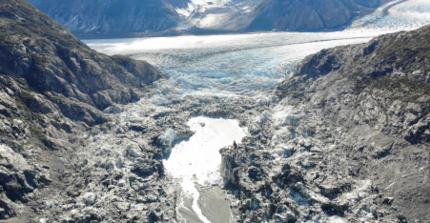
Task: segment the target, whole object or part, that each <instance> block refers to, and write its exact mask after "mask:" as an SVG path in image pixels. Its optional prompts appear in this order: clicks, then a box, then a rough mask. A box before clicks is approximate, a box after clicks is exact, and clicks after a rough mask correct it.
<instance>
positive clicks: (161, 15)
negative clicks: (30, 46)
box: [28, 0, 180, 35]
mask: <svg viewBox="0 0 430 223" xmlns="http://www.w3.org/2000/svg"><path fill="white" fill-rule="evenodd" d="M28 2H30V3H32V4H33V5H34V6H36V7H37V8H39V9H40V10H42V11H43V12H45V13H46V14H48V15H49V16H50V17H51V18H53V19H54V20H56V21H57V22H59V23H60V24H62V25H63V26H64V27H66V28H67V29H69V30H70V31H72V32H73V33H77V34H83V33H90V34H102V35H103V34H107V33H109V34H121V33H124V32H127V33H131V32H157V31H162V30H166V29H169V28H171V27H173V26H176V25H177V22H178V20H179V15H178V13H177V12H176V11H175V10H174V8H173V6H172V5H171V4H169V3H168V2H167V1H164V0H153V1H120V0H116V1H104V0H90V1H88V0H86V1H83V0H74V1H55V0H29V1H28ZM175 3H176V2H175ZM177 4H180V2H179V1H178V2H177Z"/></svg>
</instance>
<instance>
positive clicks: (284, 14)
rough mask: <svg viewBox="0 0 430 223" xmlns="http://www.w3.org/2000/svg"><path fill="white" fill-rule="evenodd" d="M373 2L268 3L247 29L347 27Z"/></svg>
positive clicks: (273, 0) (290, 0)
mask: <svg viewBox="0 0 430 223" xmlns="http://www.w3.org/2000/svg"><path fill="white" fill-rule="evenodd" d="M377 5H378V1H376V0H355V1H353V0H316V1H315V0H305V1H299V0H270V1H264V2H263V3H262V4H261V5H260V6H259V7H258V8H257V9H256V10H255V12H254V13H255V16H256V17H255V19H254V20H253V21H252V23H251V24H250V25H249V27H248V30H252V31H254V30H272V29H277V30H290V31H312V30H321V29H326V28H336V27H339V26H342V25H346V24H347V23H348V22H350V21H351V19H352V18H353V17H354V16H356V15H358V14H359V11H360V10H365V9H364V8H363V7H360V6H365V7H376V6H377Z"/></svg>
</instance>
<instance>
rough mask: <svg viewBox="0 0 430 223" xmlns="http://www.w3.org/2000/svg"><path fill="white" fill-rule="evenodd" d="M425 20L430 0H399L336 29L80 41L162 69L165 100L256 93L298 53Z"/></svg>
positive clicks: (288, 69) (295, 61)
mask: <svg viewBox="0 0 430 223" xmlns="http://www.w3.org/2000/svg"><path fill="white" fill-rule="evenodd" d="M218 3H219V4H221V3H222V1H219V2H218ZM218 3H217V4H218ZM224 3H225V1H224ZM214 4H215V3H214ZM426 24H430V2H428V1H425V0H408V1H402V0H399V1H395V2H392V3H390V4H387V5H385V6H382V7H381V8H379V9H378V10H376V11H375V13H373V14H372V15H369V16H366V17H363V18H360V19H358V20H356V21H354V22H353V24H352V25H351V27H349V28H347V29H345V30H343V31H337V32H316V33H303V32H269V33H257V34H231V35H208V36H178V37H155V38H134V39H106V40H87V41H84V42H86V43H87V44H88V45H89V46H90V47H92V48H94V49H96V50H98V51H101V52H104V53H107V54H110V55H112V54H123V55H127V56H131V57H133V58H136V59H142V60H146V61H148V62H150V63H152V64H154V65H156V66H158V67H160V68H161V69H163V70H164V71H165V72H166V73H167V75H168V77H169V78H168V79H167V80H165V81H162V82H158V83H157V84H158V85H159V88H160V95H159V96H160V98H162V100H159V101H158V102H159V103H169V101H171V100H180V99H181V97H184V96H188V95H207V94H210V95H229V96H232V95H237V94H239V95H242V94H246V95H251V96H255V95H259V94H261V93H265V92H268V91H271V89H272V88H273V87H274V86H276V84H277V83H278V82H279V81H280V80H281V79H282V78H284V77H285V76H286V75H288V74H289V73H290V72H291V71H293V70H294V68H295V67H296V66H297V64H298V63H299V62H300V60H301V59H302V58H304V57H305V56H307V55H310V54H313V53H316V52H318V51H319V50H321V49H324V48H330V47H334V46H339V45H346V44H355V43H364V42H367V41H368V40H369V39H370V38H373V37H375V36H377V35H380V34H383V33H389V32H395V31H400V30H412V29H416V28H418V27H421V26H423V25H426Z"/></svg>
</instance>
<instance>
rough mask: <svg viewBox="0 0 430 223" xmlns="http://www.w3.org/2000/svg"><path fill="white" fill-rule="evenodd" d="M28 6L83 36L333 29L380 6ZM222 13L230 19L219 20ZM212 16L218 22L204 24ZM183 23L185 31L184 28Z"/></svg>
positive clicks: (242, 1)
mask: <svg viewBox="0 0 430 223" xmlns="http://www.w3.org/2000/svg"><path fill="white" fill-rule="evenodd" d="M28 2H30V3H32V4H33V5H35V6H36V7H38V8H39V9H40V10H42V11H43V12H45V13H46V14H48V15H49V16H51V17H52V18H53V19H55V20H56V21H57V22H59V23H60V24H62V25H63V26H65V27H66V28H67V29H69V30H70V31H72V32H73V33H74V34H77V35H79V36H80V37H82V38H89V37H91V36H101V37H103V36H121V35H122V36H126V35H129V36H139V35H178V34H182V33H196V34H202V33H217V32H219V33H222V32H244V31H267V30H269V31H270V30H273V29H276V30H282V31H285V30H290V31H314V30H323V29H333V28H339V27H341V26H344V25H346V24H348V23H349V22H351V20H352V19H353V18H354V17H356V16H361V15H365V14H367V13H369V12H371V11H372V10H373V9H374V8H375V7H377V6H379V4H380V2H379V1H378V0H329V1H327V0H318V1H312V0H306V1H299V0H265V1H262V0H232V1H225V3H224V4H222V5H214V3H213V2H210V1H199V2H198V3H196V2H192V1H190V0H167V1H164V0H152V1H119V0H115V1H102V0H90V1H82V0H73V1H55V0H28ZM196 4H197V5H196ZM217 4H220V3H217ZM243 7H245V8H246V10H244V9H242V8H243ZM184 11H187V13H185V14H184ZM227 14H228V16H229V19H223V16H224V17H225V16H227ZM211 16H216V17H217V18H218V20H220V21H223V22H221V23H223V24H217V25H214V24H212V25H211V24H206V23H207V22H205V21H206V17H207V18H210V17H211ZM198 21H200V22H198ZM208 21H209V20H208ZM216 23H219V21H216ZM236 23H237V24H236ZM184 24H187V25H185V26H189V28H186V29H183V26H184ZM203 24H206V25H203ZM206 26H207V27H206ZM151 33H155V34H151Z"/></svg>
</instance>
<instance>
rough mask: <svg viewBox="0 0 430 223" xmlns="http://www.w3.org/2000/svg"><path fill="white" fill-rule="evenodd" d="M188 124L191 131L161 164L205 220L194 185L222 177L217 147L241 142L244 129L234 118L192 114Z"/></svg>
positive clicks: (213, 181) (245, 130) (207, 183)
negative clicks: (189, 197) (194, 115)
mask: <svg viewBox="0 0 430 223" xmlns="http://www.w3.org/2000/svg"><path fill="white" fill-rule="evenodd" d="M188 125H189V126H190V128H191V130H192V131H195V134H194V135H193V136H192V137H191V138H190V139H189V140H188V141H183V142H181V143H179V144H177V145H175V146H174V147H173V148H172V152H171V154H170V157H169V158H168V159H167V160H165V161H164V167H165V168H166V170H167V172H169V173H170V174H171V175H172V176H173V177H175V178H176V179H178V180H179V181H180V184H181V186H182V188H183V190H184V192H185V193H186V194H188V195H189V196H192V197H193V205H192V207H193V209H194V211H195V212H196V214H197V215H198V216H199V218H200V219H201V220H202V221H204V222H209V221H208V220H207V219H206V218H205V217H204V216H203V215H202V213H201V210H200V208H199V207H198V205H197V200H198V197H199V192H198V190H197V189H196V187H195V184H199V185H209V184H214V183H218V182H220V181H221V180H222V179H221V175H220V171H219V170H220V165H221V154H220V153H219V150H220V149H221V148H223V147H226V146H229V145H232V144H233V142H234V141H236V142H237V143H239V142H241V140H242V138H243V137H245V136H246V135H247V129H243V128H240V127H239V122H238V121H237V120H233V119H222V118H221V119H214V118H207V117H195V118H191V119H190V120H189V121H188ZM168 135H169V134H168Z"/></svg>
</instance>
